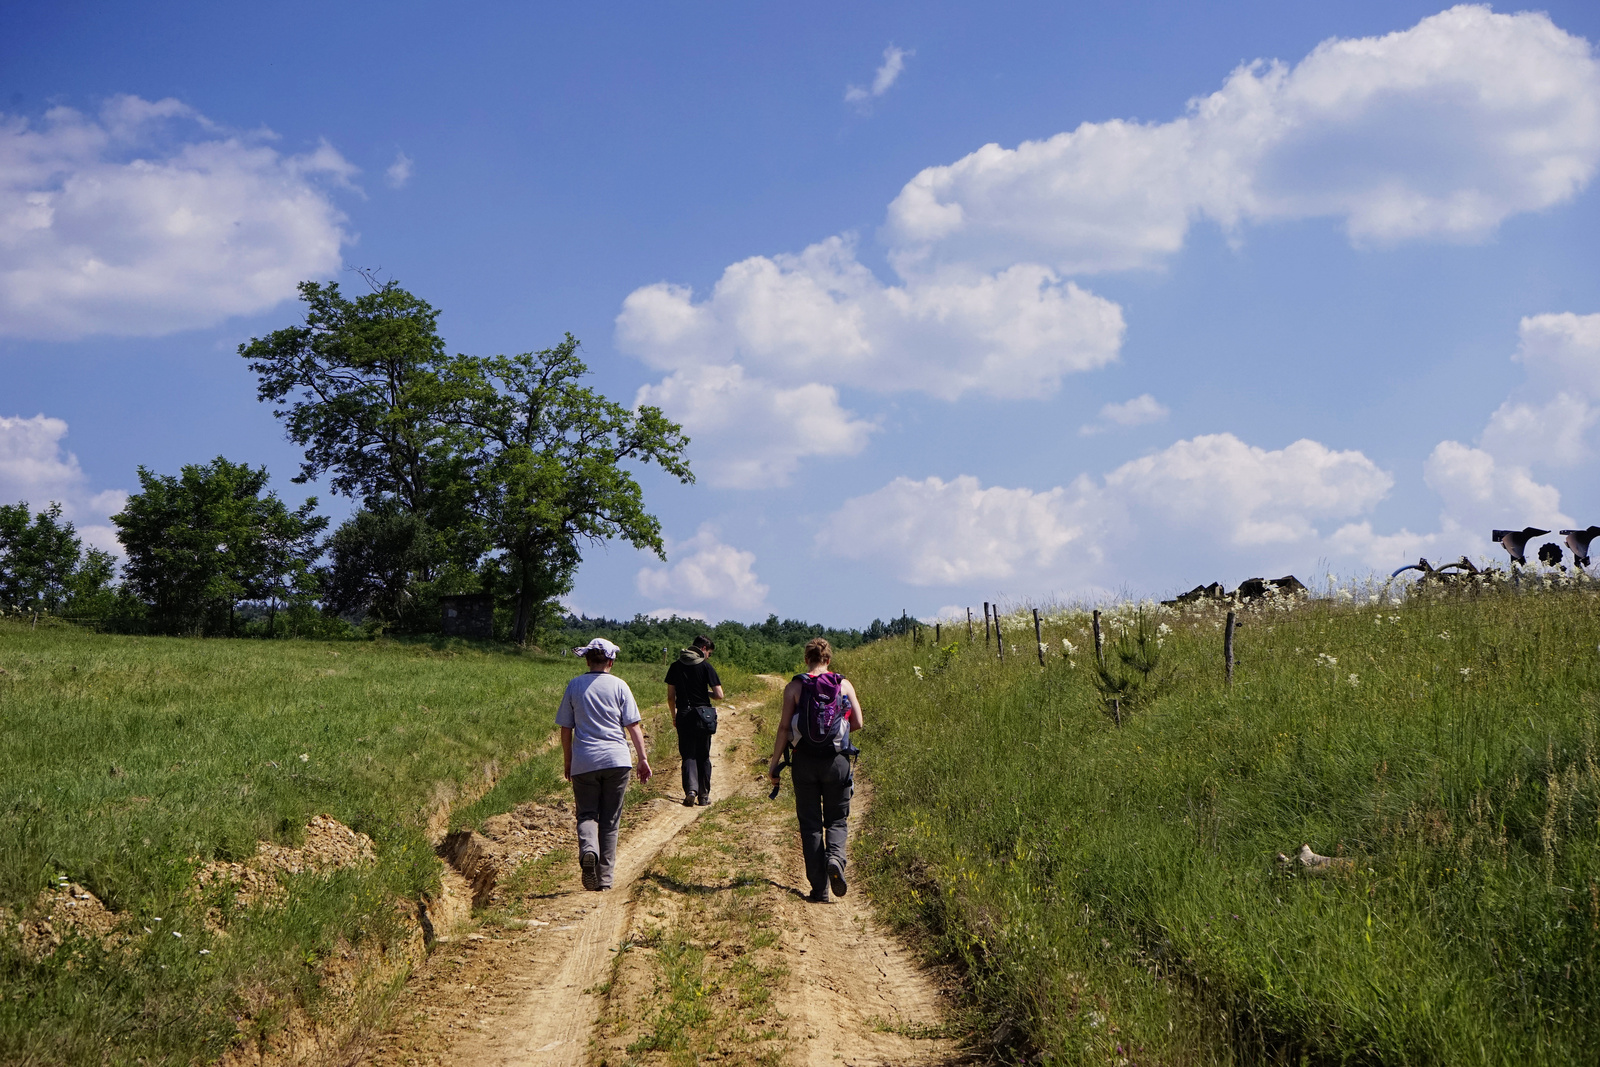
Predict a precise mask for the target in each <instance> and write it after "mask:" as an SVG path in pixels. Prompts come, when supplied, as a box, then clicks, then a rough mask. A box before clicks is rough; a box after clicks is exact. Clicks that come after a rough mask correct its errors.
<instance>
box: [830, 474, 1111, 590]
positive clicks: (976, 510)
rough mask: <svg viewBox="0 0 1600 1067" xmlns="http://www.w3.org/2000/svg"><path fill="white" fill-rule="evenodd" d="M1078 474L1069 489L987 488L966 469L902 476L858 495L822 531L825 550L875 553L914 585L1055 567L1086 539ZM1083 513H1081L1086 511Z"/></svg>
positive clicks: (848, 555)
mask: <svg viewBox="0 0 1600 1067" xmlns="http://www.w3.org/2000/svg"><path fill="white" fill-rule="evenodd" d="M1093 493H1094V490H1093V487H1092V486H1091V485H1089V484H1088V483H1087V481H1086V480H1084V479H1080V481H1079V483H1077V484H1074V485H1073V486H1072V487H1071V488H1070V489H1067V488H1062V487H1059V486H1058V487H1057V488H1054V489H1050V490H1047V491H1045V492H1035V491H1033V490H1031V489H1007V488H1002V487H999V486H990V487H988V488H985V487H984V486H983V485H982V484H980V483H979V481H978V479H976V478H974V477H972V476H970V475H962V476H960V477H957V478H953V479H951V480H950V481H945V480H944V479H942V478H926V479H923V480H922V481H914V480H912V479H910V478H896V479H894V481H892V482H890V483H889V484H888V485H886V486H884V487H883V488H882V489H878V490H876V491H874V492H871V493H868V494H866V495H864V496H859V497H855V498H854V499H852V500H849V501H846V502H845V504H844V505H843V506H842V507H840V509H839V510H838V511H837V512H836V513H835V514H834V515H833V516H832V517H831V518H830V519H829V520H828V522H827V524H826V525H825V526H824V528H823V530H822V532H821V533H820V534H818V536H817V546H818V548H820V549H822V550H823V551H824V552H828V553H831V554H833V555H836V556H839V557H842V558H844V559H854V560H871V561H872V562H874V563H877V564H879V565H881V566H883V567H885V568H886V569H888V570H889V571H890V572H891V573H892V574H894V575H895V577H897V578H899V579H900V580H901V581H903V582H907V583H909V584H911V585H958V584H961V583H963V582H971V581H975V580H978V579H989V580H1003V579H1007V578H1010V577H1012V576H1013V575H1015V574H1017V573H1018V571H1019V569H1022V568H1029V569H1053V568H1054V567H1055V566H1056V563H1057V560H1058V557H1060V555H1061V553H1062V550H1063V549H1065V548H1066V547H1067V546H1069V545H1072V544H1073V543H1074V542H1081V541H1083V540H1084V539H1085V535H1086V533H1087V528H1086V525H1085V522H1086V521H1087V518H1088V517H1087V514H1086V513H1088V512H1090V511H1092V510H1093V509H1092V508H1091V507H1085V498H1086V497H1092V496H1093ZM1080 516H1081V517H1080Z"/></svg>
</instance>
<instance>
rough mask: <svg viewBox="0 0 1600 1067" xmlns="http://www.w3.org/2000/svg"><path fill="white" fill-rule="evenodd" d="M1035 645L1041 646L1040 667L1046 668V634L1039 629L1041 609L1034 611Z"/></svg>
mask: <svg viewBox="0 0 1600 1067" xmlns="http://www.w3.org/2000/svg"><path fill="white" fill-rule="evenodd" d="M1033 643H1034V644H1036V645H1038V646H1039V666H1041V667H1043V666H1044V634H1043V633H1042V632H1041V631H1040V629H1039V609H1038V608H1034V609H1033Z"/></svg>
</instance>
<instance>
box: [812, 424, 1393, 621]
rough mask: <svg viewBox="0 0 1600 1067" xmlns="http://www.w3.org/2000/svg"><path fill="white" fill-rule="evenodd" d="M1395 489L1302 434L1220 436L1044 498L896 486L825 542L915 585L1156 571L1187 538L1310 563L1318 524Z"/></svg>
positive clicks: (847, 514) (952, 484)
mask: <svg viewBox="0 0 1600 1067" xmlns="http://www.w3.org/2000/svg"><path fill="white" fill-rule="evenodd" d="M1392 484H1393V479H1392V478H1391V477H1390V476H1389V475H1388V474H1387V473H1386V472H1385V471H1383V470H1380V469H1379V468H1378V467H1377V465H1376V464H1374V463H1373V462H1372V461H1371V460H1369V459H1368V458H1367V457H1366V456H1364V455H1362V454H1361V453H1360V452H1345V451H1335V450H1333V449H1330V448H1328V447H1327V446H1325V445H1322V444H1320V443H1318V442H1316V441H1307V440H1302V441H1296V442H1294V443H1293V444H1291V445H1289V446H1287V447H1286V448H1282V449H1277V450H1267V449H1262V448H1258V447H1255V446H1252V445H1249V444H1246V443H1245V442H1243V441H1241V440H1239V439H1238V438H1236V437H1234V436H1233V435H1232V434H1213V435H1208V436H1202V437H1196V438H1193V439H1190V440H1186V441H1179V442H1177V443H1175V444H1173V445H1171V446H1170V447H1168V448H1166V449H1164V450H1162V451H1161V452H1158V453H1156V454H1154V455H1151V456H1146V457H1144V458H1142V459H1138V460H1135V461H1133V462H1130V463H1126V464H1123V465H1122V466H1120V467H1118V468H1117V469H1116V470H1114V471H1112V472H1111V473H1110V474H1108V475H1106V476H1105V478H1104V479H1102V480H1100V481H1096V480H1095V479H1093V478H1090V477H1088V476H1087V475H1079V476H1078V477H1077V478H1076V479H1075V480H1073V482H1072V483H1070V484H1069V485H1067V486H1058V487H1056V488H1053V489H1049V490H1045V491H1035V490H1031V489H1026V488H1004V487H999V486H990V487H987V488H986V487H984V486H983V485H982V484H981V483H980V482H979V481H978V479H976V478H973V477H971V476H961V477H958V478H954V479H951V480H949V481H945V480H943V479H940V478H928V479H925V480H922V481H914V480H912V479H909V478H896V479H895V480H894V481H892V482H890V483H889V484H888V485H886V486H884V487H883V488H882V489H879V490H876V491H875V492H872V493H868V494H866V495H864V496H861V497H856V498H854V499H852V500H849V501H847V502H846V503H845V504H844V505H843V506H842V507H841V508H840V509H839V511H838V512H837V513H836V514H835V515H833V516H832V517H831V518H830V519H829V521H828V523H827V525H826V526H825V528H824V529H823V531H822V532H821V533H820V534H819V535H818V538H817V544H818V548H819V549H821V550H823V551H824V552H828V553H832V554H834V555H837V556H841V557H843V558H846V559H853V560H866V561H870V562H873V563H875V564H877V565H879V566H882V567H884V568H886V569H888V570H889V571H890V572H891V573H893V574H894V575H895V576H896V577H898V578H899V579H900V580H901V581H904V582H907V583H908V584H912V585H961V584H965V583H970V582H973V581H977V580H985V581H994V582H999V581H1004V580H1007V579H1011V578H1013V577H1016V576H1019V575H1026V576H1027V577H1028V580H1029V583H1030V584H1031V586H1032V587H1033V588H1036V589H1037V588H1041V587H1044V586H1045V585H1047V584H1048V583H1050V582H1060V583H1069V584H1075V585H1077V586H1079V587H1082V586H1084V585H1085V584H1089V583H1095V582H1105V581H1108V580H1109V579H1110V578H1111V577H1112V574H1113V572H1114V571H1115V570H1116V566H1122V565H1127V564H1130V563H1135V562H1141V561H1142V562H1143V565H1144V567H1145V570H1146V573H1147V574H1152V573H1153V574H1160V573H1161V571H1162V568H1163V567H1164V566H1165V565H1166V564H1165V562H1164V561H1165V560H1166V559H1167V558H1168V557H1171V556H1173V551H1172V546H1173V545H1177V544H1180V543H1186V544H1191V545H1194V544H1197V545H1199V546H1200V548H1201V550H1202V552H1203V553H1204V554H1205V555H1206V557H1207V558H1224V559H1225V558H1233V559H1242V560H1252V559H1254V560H1260V559H1262V558H1275V557H1274V556H1273V555H1272V553H1275V552H1281V551H1282V550H1285V549H1288V550H1292V553H1293V554H1297V555H1300V556H1304V555H1306V553H1308V552H1310V553H1312V554H1313V555H1314V554H1315V553H1316V552H1317V551H1319V550H1320V546H1321V544H1322V534H1321V532H1320V529H1319V526H1320V524H1323V523H1325V522H1326V521H1327V520H1333V521H1337V520H1341V519H1347V518H1352V517H1355V516H1358V515H1361V514H1363V513H1365V512H1367V511H1370V510H1371V509H1372V508H1373V507H1374V506H1375V505H1376V504H1377V502H1378V501H1379V500H1381V499H1382V498H1383V496H1384V495H1385V494H1386V493H1387V492H1388V491H1389V488H1390V487H1391V485H1392ZM1264 549H1265V550H1267V555H1266V556H1265V557H1263V554H1262V552H1263V550H1264ZM1114 564H1115V566H1114ZM1181 578H1182V576H1181V575H1175V576H1174V580H1175V581H1176V580H1181Z"/></svg>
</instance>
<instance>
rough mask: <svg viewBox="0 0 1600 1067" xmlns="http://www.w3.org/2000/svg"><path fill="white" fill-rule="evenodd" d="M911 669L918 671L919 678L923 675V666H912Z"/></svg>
mask: <svg viewBox="0 0 1600 1067" xmlns="http://www.w3.org/2000/svg"><path fill="white" fill-rule="evenodd" d="M911 669H912V670H914V671H916V672H917V677H918V678H921V677H922V668H921V667H912V668H911Z"/></svg>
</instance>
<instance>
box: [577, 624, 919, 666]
mask: <svg viewBox="0 0 1600 1067" xmlns="http://www.w3.org/2000/svg"><path fill="white" fill-rule="evenodd" d="M899 624H900V620H898V619H895V620H893V623H892V625H895V626H898V625H899ZM890 625H891V624H885V623H883V622H882V621H880V620H873V624H872V626H870V627H868V629H867V630H866V631H862V630H853V629H852V630H836V629H831V628H829V627H825V626H818V625H816V624H814V623H806V622H800V621H799V620H797V619H784V620H782V621H779V619H778V617H777V616H776V615H769V616H767V621H766V622H761V623H756V624H754V625H746V624H744V623H740V622H719V623H717V624H716V625H714V626H713V625H711V624H709V623H707V622H705V621H703V620H700V619H686V618H682V617H679V616H676V615H674V616H672V617H671V618H666V619H659V618H651V617H649V616H645V615H635V616H634V617H633V620H632V621H631V622H622V621H619V620H616V619H604V618H601V619H593V618H589V617H588V616H583V615H568V616H566V618H565V619H563V620H562V621H561V627H560V633H561V642H562V647H566V648H575V647H577V646H579V645H583V644H586V643H588V642H589V641H590V640H592V639H593V638H596V637H604V638H606V639H608V640H610V641H613V642H615V643H616V644H617V645H618V646H619V647H620V648H621V649H622V658H623V659H625V660H632V661H634V662H638V663H652V662H653V663H663V662H666V661H667V660H669V659H670V658H671V657H674V656H676V655H677V654H678V650H679V649H682V648H686V647H688V645H689V643H690V642H691V641H693V640H694V638H695V635H697V634H705V635H706V636H708V637H710V638H711V639H712V641H714V642H715V643H716V652H715V653H714V654H713V655H714V658H715V661H716V662H718V663H731V664H733V665H734V666H736V667H742V668H743V669H745V670H747V671H766V672H775V673H783V672H786V671H789V670H791V669H793V667H794V666H795V664H797V663H800V662H801V661H802V660H803V659H804V655H803V650H804V648H805V643H806V642H807V641H809V640H811V639H812V638H813V637H825V638H827V639H828V643H829V644H831V645H832V646H833V647H834V648H836V649H850V648H857V647H859V646H860V645H862V644H864V643H866V642H867V641H868V640H873V639H875V638H876V637H881V636H884V635H886V634H887V633H888V632H890ZM869 634H872V635H873V636H872V637H869V636H868V635H869Z"/></svg>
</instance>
